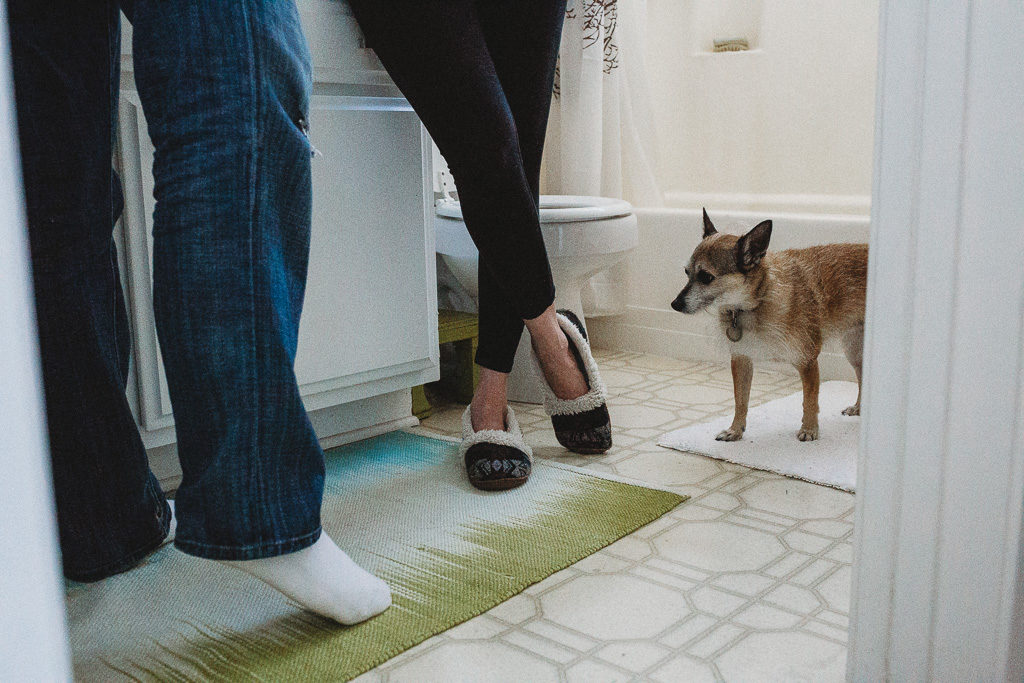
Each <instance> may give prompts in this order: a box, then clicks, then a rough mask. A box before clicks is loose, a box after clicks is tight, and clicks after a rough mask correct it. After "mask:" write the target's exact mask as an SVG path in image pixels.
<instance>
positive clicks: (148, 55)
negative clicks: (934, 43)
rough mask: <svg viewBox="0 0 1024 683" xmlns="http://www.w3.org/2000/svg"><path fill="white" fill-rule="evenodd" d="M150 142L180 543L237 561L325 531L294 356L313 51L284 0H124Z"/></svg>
mask: <svg viewBox="0 0 1024 683" xmlns="http://www.w3.org/2000/svg"><path fill="white" fill-rule="evenodd" d="M132 22H133V28H134V57H135V77H136V83H137V85H138V88H139V95H140V98H141V100H142V104H143V108H144V111H145V114H146V120H147V122H148V125H149V134H150V137H151V138H152V140H153V145H154V148H155V150H156V154H155V162H154V177H155V181H156V182H155V190H154V194H155V197H156V208H155V212H154V217H153V238H154V264H153V265H154V273H153V279H154V310H155V313H156V322H157V332H158V335H159V340H160V349H161V352H162V354H163V359H164V364H165V366H166V370H167V380H168V385H169V388H170V394H171V401H172V405H173V408H174V416H175V422H176V429H177V436H178V452H179V456H180V458H181V466H182V470H183V473H184V477H183V480H182V484H181V487H180V488H179V490H178V494H177V497H176V502H177V507H176V510H177V513H178V530H177V535H176V540H175V543H176V545H177V547H178V548H180V549H181V550H183V551H185V552H187V553H190V554H193V555H198V556H200V557H206V558H210V559H226V560H247V559H255V558H261V557H270V556H274V555H281V554H285V553H289V552H294V551H297V550H300V549H302V548H304V547H307V546H309V545H311V544H313V543H314V542H315V541H316V539H317V538H318V537H319V534H320V502H321V497H322V494H323V477H324V463H323V453H322V451H321V450H320V446H319V444H318V442H317V438H316V435H315V434H314V432H313V429H312V427H311V426H310V423H309V420H308V418H307V416H306V412H305V410H304V409H303V405H302V401H301V399H300V397H299V390H298V385H297V382H296V379H295V373H294V369H293V365H294V360H295V350H296V343H297V338H298V330H299V315H300V313H301V308H302V299H303V293H304V288H305V281H306V266H307V262H308V257H309V239H310V222H311V215H310V213H311V202H312V199H311V193H312V189H311V177H310V151H311V148H310V146H309V143H308V141H307V139H306V137H305V135H304V133H303V129H302V128H303V126H304V125H305V124H304V119H305V118H306V117H307V109H308V100H309V91H310V89H311V69H310V57H309V54H308V51H307V47H306V43H305V39H304V37H303V34H302V29H301V26H300V24H299V18H298V12H297V10H296V8H295V5H294V4H293V3H292V2H290V1H284V0H230V1H225V0H191V1H190V2H167V1H166V0H136V2H135V3H134V8H133V13H132Z"/></svg>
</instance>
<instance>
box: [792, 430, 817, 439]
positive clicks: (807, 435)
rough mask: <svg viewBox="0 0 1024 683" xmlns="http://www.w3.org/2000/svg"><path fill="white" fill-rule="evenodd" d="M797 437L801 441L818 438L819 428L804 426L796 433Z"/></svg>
mask: <svg viewBox="0 0 1024 683" xmlns="http://www.w3.org/2000/svg"><path fill="white" fill-rule="evenodd" d="M796 438H798V439H800V440H801V441H814V440H815V439H817V438H818V428H817V427H814V428H813V429H812V428H809V427H803V428H802V429H801V430H800V431H799V432H797V433H796Z"/></svg>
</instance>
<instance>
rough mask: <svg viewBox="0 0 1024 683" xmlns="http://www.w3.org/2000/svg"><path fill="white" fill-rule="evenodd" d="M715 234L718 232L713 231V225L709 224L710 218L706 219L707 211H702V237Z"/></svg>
mask: <svg viewBox="0 0 1024 683" xmlns="http://www.w3.org/2000/svg"><path fill="white" fill-rule="evenodd" d="M716 232H718V231H717V230H715V224H714V223H712V222H711V219H710V218H708V210H707V209H704V237H710V236H711V235H714V234H715V233H716Z"/></svg>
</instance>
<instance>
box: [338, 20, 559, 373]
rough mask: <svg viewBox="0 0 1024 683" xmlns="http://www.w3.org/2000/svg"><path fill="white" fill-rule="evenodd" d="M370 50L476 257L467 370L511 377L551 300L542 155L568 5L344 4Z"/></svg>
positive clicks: (552, 291)
mask: <svg viewBox="0 0 1024 683" xmlns="http://www.w3.org/2000/svg"><path fill="white" fill-rule="evenodd" d="M349 5H350V6H351V7H352V11H353V13H354V14H355V15H356V19H358V21H359V25H360V27H361V28H362V29H363V33H365V35H366V40H367V44H368V45H369V46H370V47H372V48H373V49H374V51H375V52H376V53H377V55H378V56H379V57H380V60H381V62H382V63H383V64H384V66H385V68H387V70H388V73H389V74H390V75H391V78H392V79H393V80H394V81H395V83H396V84H397V85H398V87H399V88H401V90H402V94H404V95H405V97H406V99H408V100H409V103H410V104H412V106H413V108H414V109H415V110H416V113H417V114H419V117H420V119H421V120H422V121H423V125H424V126H426V128H427V130H428V131H429V132H430V135H431V137H432V138H433V139H434V142H435V143H437V146H438V149H440V150H441V153H442V154H443V155H444V158H445V160H446V161H447V162H448V167H449V169H450V170H451V172H452V176H453V177H454V178H455V183H456V186H457V187H458V190H459V201H460V203H461V205H462V215H463V218H464V219H465V222H466V227H467V228H468V229H469V233H470V236H471V237H472V238H473V241H474V242H475V243H476V246H477V248H478V250H479V252H480V263H479V268H478V273H479V276H478V277H479V303H480V339H479V345H478V346H477V356H476V362H477V363H478V364H480V365H482V366H483V367H486V368H490V369H491V370H497V371H498V372H509V371H511V369H512V360H513V359H514V358H515V353H516V347H517V346H518V345H519V338H520V337H521V336H522V333H523V320H524V319H527V320H528V319H530V318H535V317H537V316H538V315H540V314H541V313H543V312H544V310H545V309H547V308H548V307H549V306H550V305H551V303H552V302H553V301H554V298H555V287H554V284H553V282H552V279H551V268H550V265H549V264H548V257H547V251H546V250H545V248H544V239H543V236H542V235H541V230H540V214H539V211H538V200H539V190H538V187H539V185H540V162H541V153H542V151H543V149H544V135H545V132H546V128H547V121H548V112H549V111H550V108H551V90H552V82H553V80H554V73H555V61H556V59H557V57H558V45H559V41H560V39H561V35H562V21H563V19H564V16H565V0H349Z"/></svg>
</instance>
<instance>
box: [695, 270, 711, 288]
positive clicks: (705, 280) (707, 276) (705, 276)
mask: <svg viewBox="0 0 1024 683" xmlns="http://www.w3.org/2000/svg"><path fill="white" fill-rule="evenodd" d="M714 279H715V276H714V275H712V274H711V273H709V272H708V271H706V270H702V271H700V272H699V273H697V282H699V283H701V284H702V285H710V284H711V281H712V280H714Z"/></svg>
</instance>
